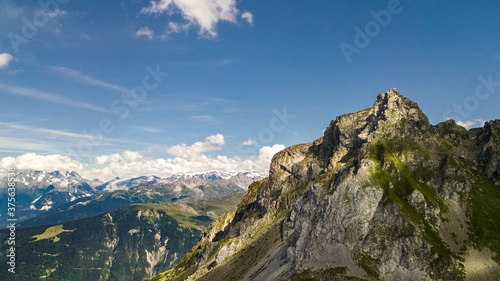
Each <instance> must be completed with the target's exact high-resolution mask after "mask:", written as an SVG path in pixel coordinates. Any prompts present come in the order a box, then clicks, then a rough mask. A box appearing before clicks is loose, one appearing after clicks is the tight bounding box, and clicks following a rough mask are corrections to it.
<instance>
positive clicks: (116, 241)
mask: <svg viewBox="0 0 500 281" xmlns="http://www.w3.org/2000/svg"><path fill="white" fill-rule="evenodd" d="M242 195H243V194H242V193H237V194H233V195H229V196H225V197H222V198H220V199H216V200H210V201H200V202H192V203H184V202H175V203H165V204H135V205H129V206H126V207H123V208H121V209H119V210H117V211H115V212H112V213H106V214H102V215H99V216H96V217H92V218H87V219H83V220H76V221H71V222H66V223H63V224H58V225H54V226H39V227H30V228H22V229H18V230H17V232H16V235H17V239H16V249H17V251H16V256H17V257H18V258H17V262H16V274H11V273H8V272H7V271H6V270H2V271H1V272H0V280H40V278H42V280H43V279H46V280H143V279H144V278H146V277H151V276H154V275H155V274H157V273H159V272H162V271H164V270H168V269H170V268H172V267H173V266H175V265H176V264H177V263H178V262H179V261H180V259H181V258H182V257H183V256H184V255H185V254H186V253H187V252H188V251H189V250H190V249H191V248H192V247H193V246H194V245H195V244H196V243H197V241H198V240H199V239H200V238H201V236H202V230H203V229H204V228H205V227H207V226H208V225H209V224H210V222H211V221H212V220H213V219H214V218H216V217H218V216H220V215H221V214H223V213H226V212H229V211H231V210H234V209H235V208H236V205H237V203H238V202H239V201H240V199H241V197H242ZM8 234H9V233H8V232H7V231H2V232H0V236H1V237H0V238H1V240H2V241H6V239H5V238H6V237H7V235H8ZM6 249H7V245H6V243H3V244H2V246H1V247H0V250H1V252H2V253H5V252H6ZM0 262H1V263H2V266H4V265H5V264H6V258H5V255H3V256H2V257H1V258H0Z"/></svg>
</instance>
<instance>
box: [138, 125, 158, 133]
mask: <svg viewBox="0 0 500 281" xmlns="http://www.w3.org/2000/svg"><path fill="white" fill-rule="evenodd" d="M136 128H137V129H138V130H140V131H143V132H146V133H162V132H163V130H162V129H159V128H151V127H143V126H136Z"/></svg>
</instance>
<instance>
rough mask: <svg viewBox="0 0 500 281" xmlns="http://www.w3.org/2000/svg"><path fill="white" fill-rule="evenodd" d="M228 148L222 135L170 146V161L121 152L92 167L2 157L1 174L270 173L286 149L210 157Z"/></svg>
mask: <svg viewBox="0 0 500 281" xmlns="http://www.w3.org/2000/svg"><path fill="white" fill-rule="evenodd" d="M224 145H225V140H224V136H223V135H221V134H217V135H212V136H208V137H207V138H205V141H203V142H195V143H193V144H191V145H186V144H180V145H174V146H171V147H168V148H167V149H166V150H165V152H166V153H167V154H169V155H170V156H171V157H170V158H167V157H166V158H153V157H145V156H144V155H143V154H142V153H140V152H137V151H130V150H125V151H123V152H121V153H115V154H108V155H100V156H97V157H95V158H94V159H92V164H93V166H92V167H90V168H89V167H88V165H86V164H83V163H81V162H79V161H76V160H74V159H72V158H69V157H66V156H62V155H58V154H55V155H37V154H34V153H27V154H23V155H21V156H19V157H16V158H14V157H4V158H0V171H6V170H7V169H8V168H9V167H12V166H14V167H16V169H17V170H39V171H55V170H59V171H75V172H77V173H79V174H81V175H82V176H83V177H86V178H88V179H94V178H98V179H101V180H109V179H112V178H115V177H120V178H132V177H137V176H144V175H157V176H163V177H166V176H170V175H173V174H188V173H199V172H208V171H221V172H235V171H257V172H261V173H264V174H267V173H268V172H269V164H270V163H271V159H272V157H273V155H274V154H276V153H277V152H278V151H280V150H282V149H284V148H285V146H284V145H282V144H275V145H273V146H264V147H262V148H261V149H260V150H259V155H258V156H257V157H252V158H250V159H245V160H243V159H242V158H241V157H240V156H234V157H228V156H225V155H213V156H212V155H207V152H210V151H218V150H221V148H222V147H223V146H224Z"/></svg>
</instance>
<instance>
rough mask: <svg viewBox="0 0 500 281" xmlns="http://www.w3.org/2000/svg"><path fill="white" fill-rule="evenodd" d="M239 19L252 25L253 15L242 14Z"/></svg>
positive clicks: (248, 13)
mask: <svg viewBox="0 0 500 281" xmlns="http://www.w3.org/2000/svg"><path fill="white" fill-rule="evenodd" d="M241 18H242V19H244V20H246V21H247V22H248V23H249V24H253V15H252V13H250V12H244V13H243V14H241Z"/></svg>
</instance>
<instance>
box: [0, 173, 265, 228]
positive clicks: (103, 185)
mask: <svg viewBox="0 0 500 281" xmlns="http://www.w3.org/2000/svg"><path fill="white" fill-rule="evenodd" d="M264 177H265V176H264V175H262V174H259V173H252V172H233V173H226V172H207V173H198V174H189V175H172V176H170V177H165V178H162V177H158V176H154V175H149V176H142V177H136V178H131V179H119V178H115V179H113V180H110V181H107V182H104V181H101V180H97V179H94V180H88V179H85V178H83V177H82V176H80V175H79V174H78V173H76V172H59V171H54V172H44V171H32V170H27V171H19V172H18V174H17V176H16V197H17V198H16V201H17V202H16V210H17V213H16V214H17V217H18V219H19V220H25V219H29V218H32V217H34V216H38V215H39V214H41V213H44V212H46V211H49V210H51V209H54V208H57V207H59V206H61V205H63V204H66V203H70V202H73V201H75V200H77V199H80V198H83V197H90V196H93V195H95V194H98V193H106V192H114V191H119V190H130V189H133V188H134V189H137V188H140V185H147V186H158V187H165V188H166V187H167V186H168V187H169V188H170V187H172V186H174V187H175V188H176V189H181V188H191V187H196V186H203V185H204V184H206V183H207V182H213V181H218V182H219V181H221V182H226V183H228V184H232V185H233V186H234V185H236V186H238V187H239V188H242V189H243V190H246V189H247V188H248V185H250V184H251V183H252V182H254V181H256V180H260V179H262V178H264ZM7 183H8V178H7V177H4V178H2V179H0V204H3V205H5V206H6V205H7V199H8V198H7ZM221 184H224V183H221ZM138 186H139V187H138ZM199 192H202V191H201V190H200V191H199ZM1 216H2V214H0V217H1Z"/></svg>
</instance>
